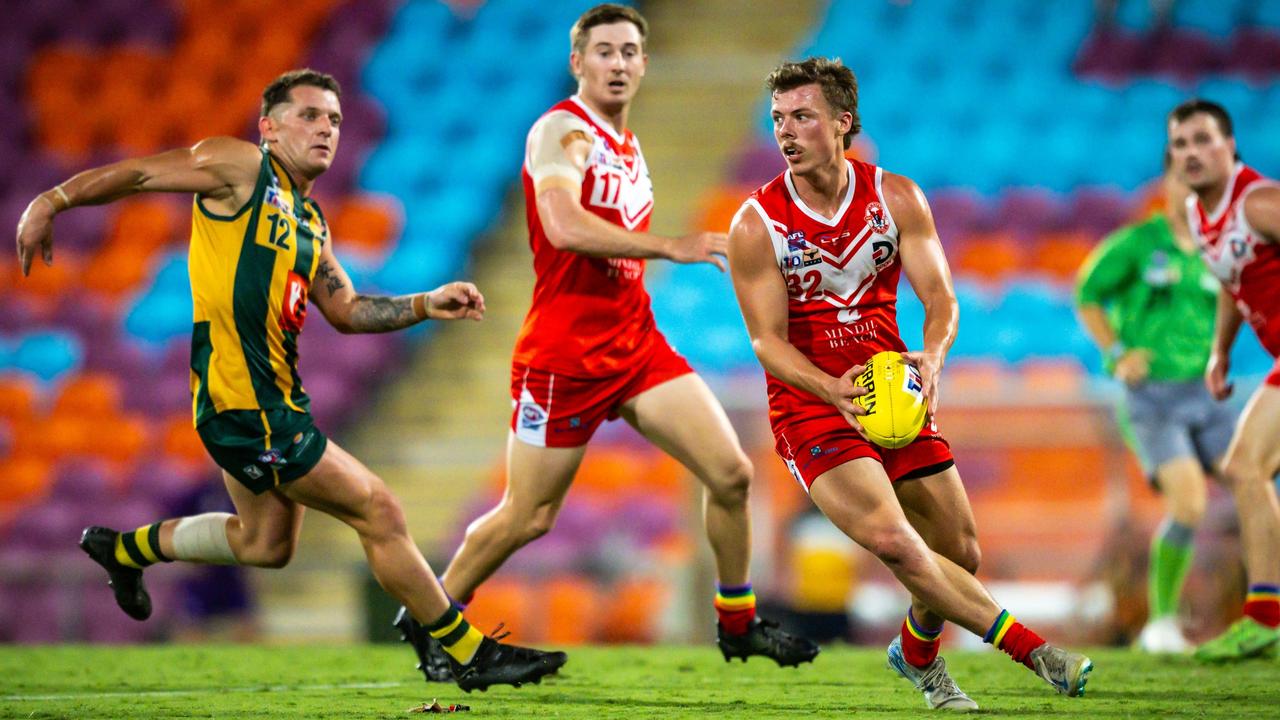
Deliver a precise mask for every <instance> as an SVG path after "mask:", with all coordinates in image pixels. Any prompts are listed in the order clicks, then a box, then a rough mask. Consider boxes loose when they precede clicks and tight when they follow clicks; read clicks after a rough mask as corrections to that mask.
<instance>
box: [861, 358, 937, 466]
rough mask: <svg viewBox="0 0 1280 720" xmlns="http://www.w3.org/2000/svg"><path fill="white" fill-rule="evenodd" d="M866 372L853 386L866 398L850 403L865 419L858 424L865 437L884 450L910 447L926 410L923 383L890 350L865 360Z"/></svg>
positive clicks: (918, 372) (908, 366)
mask: <svg viewBox="0 0 1280 720" xmlns="http://www.w3.org/2000/svg"><path fill="white" fill-rule="evenodd" d="M866 365H867V369H866V370H864V371H863V372H862V374H861V375H859V376H858V377H857V378H855V379H854V381H853V384H854V385H856V386H858V387H864V388H866V389H867V394H866V395H859V396H857V397H855V398H854V399H853V402H854V404H856V405H860V406H862V407H863V408H864V409H865V410H866V411H867V414H866V415H859V416H858V421H859V422H860V423H861V424H862V429H863V431H864V432H866V434H867V437H868V438H869V439H870V440H871V442H874V443H875V444H877V445H879V446H881V447H886V448H891V449H892V448H900V447H905V446H907V445H909V444H911V441H912V440H915V439H916V435H919V434H920V430H921V429H922V428H923V427H924V420H925V415H926V414H927V412H928V409H929V408H928V406H927V405H926V404H925V401H924V383H923V382H922V381H921V379H920V371H919V370H917V369H916V367H915V366H914V365H911V364H909V363H906V362H903V360H902V355H901V354H900V353H896V352H894V351H892V350H886V351H884V352H878V353H876V354H875V355H872V356H871V359H870V360H867V363H866Z"/></svg>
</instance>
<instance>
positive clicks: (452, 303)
mask: <svg viewBox="0 0 1280 720" xmlns="http://www.w3.org/2000/svg"><path fill="white" fill-rule="evenodd" d="M426 305H427V317H429V318H431V319H433V320H464V319H465V320H483V319H484V295H481V294H480V290H479V289H477V288H476V286H475V285H473V284H471V283H469V282H451V283H445V284H444V285H441V286H440V287H438V288H436V289H435V290H432V291H431V292H429V293H427V299H426Z"/></svg>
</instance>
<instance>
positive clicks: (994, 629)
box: [982, 610, 1018, 647]
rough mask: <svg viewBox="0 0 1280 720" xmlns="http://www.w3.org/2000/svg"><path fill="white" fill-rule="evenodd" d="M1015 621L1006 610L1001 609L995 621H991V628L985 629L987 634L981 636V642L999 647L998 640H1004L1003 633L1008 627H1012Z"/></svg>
mask: <svg viewBox="0 0 1280 720" xmlns="http://www.w3.org/2000/svg"><path fill="white" fill-rule="evenodd" d="M1017 622H1018V621H1017V620H1014V619H1013V616H1012V615H1010V614H1009V611H1008V610H1001V611H1000V615H999V616H997V617H996V621H995V622H993V623H991V628H990V629H989V630H987V634H986V635H984V636H983V637H982V642H985V643H990V644H991V645H993V646H995V647H1000V641H1002V640H1004V636H1005V633H1007V632H1009V628H1011V627H1013V626H1014V624H1016V623H1017Z"/></svg>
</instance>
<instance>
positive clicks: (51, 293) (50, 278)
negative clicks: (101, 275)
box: [19, 250, 85, 301]
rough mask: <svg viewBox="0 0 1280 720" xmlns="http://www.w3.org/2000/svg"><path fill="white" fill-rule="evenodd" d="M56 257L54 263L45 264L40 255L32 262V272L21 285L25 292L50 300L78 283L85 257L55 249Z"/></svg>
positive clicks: (20, 288)
mask: <svg viewBox="0 0 1280 720" xmlns="http://www.w3.org/2000/svg"><path fill="white" fill-rule="evenodd" d="M54 258H55V260H56V262H54V264H53V265H45V264H44V262H43V261H41V260H40V259H39V257H37V258H36V259H35V261H34V262H32V263H31V274H30V275H29V276H27V277H26V278H24V279H23V281H22V284H21V285H20V286H19V290H20V291H21V292H22V293H23V294H25V295H28V296H31V297H36V298H41V299H43V300H46V301H50V300H54V299H56V298H58V297H61V296H62V295H63V293H65V292H66V291H67V290H68V289H69V288H72V287H74V286H76V285H77V283H78V282H79V280H80V278H81V277H83V272H82V268H83V267H84V266H85V262H84V258H83V257H81V256H80V254H79V253H75V252H70V251H67V250H55V251H54Z"/></svg>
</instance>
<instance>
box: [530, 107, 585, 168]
mask: <svg viewBox="0 0 1280 720" xmlns="http://www.w3.org/2000/svg"><path fill="white" fill-rule="evenodd" d="M573 133H582V134H584V135H586V136H587V137H588V138H590V137H591V126H590V125H588V124H587V122H586V121H585V120H583V119H582V118H580V117H578V116H577V115H574V114H573V113H571V112H568V111H565V110H557V111H556V112H552V113H548V114H547V115H546V116H544V117H543V118H542V119H541V120H539V121H538V122H537V123H535V124H534V126H533V129H532V130H530V131H529V141H528V145H527V146H526V147H525V164H526V165H527V166H528V169H529V176H530V177H532V178H533V184H534V187H537V186H538V184H539V183H541V182H542V181H543V180H546V179H547V178H553V177H555V178H564V179H565V180H568V181H570V182H572V183H574V184H581V183H582V178H583V171H582V168H579V167H578V166H577V165H574V163H573V161H572V160H570V159H569V155H568V153H566V152H565V145H566V144H567V143H566V142H565V138H566V137H567V136H569V135H571V134H573Z"/></svg>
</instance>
